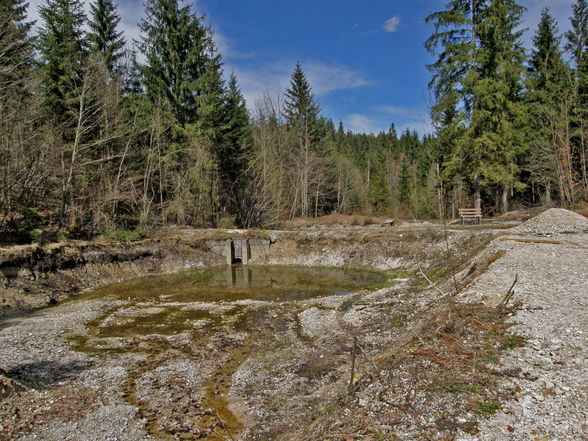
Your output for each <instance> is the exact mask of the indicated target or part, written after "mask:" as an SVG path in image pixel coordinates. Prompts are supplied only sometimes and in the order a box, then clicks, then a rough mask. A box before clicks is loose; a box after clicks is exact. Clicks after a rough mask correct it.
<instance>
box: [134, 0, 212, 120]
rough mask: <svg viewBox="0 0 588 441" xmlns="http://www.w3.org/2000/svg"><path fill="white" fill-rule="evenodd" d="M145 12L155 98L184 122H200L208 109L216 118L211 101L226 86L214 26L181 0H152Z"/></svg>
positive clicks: (147, 76)
mask: <svg viewBox="0 0 588 441" xmlns="http://www.w3.org/2000/svg"><path fill="white" fill-rule="evenodd" d="M145 12H146V18H145V19H143V20H142V21H141V23H140V24H139V27H140V29H141V31H142V32H143V35H142V36H141V41H140V43H139V50H140V52H142V53H143V55H144V56H145V59H146V62H145V65H144V66H143V69H142V74H143V82H144V86H145V89H146V91H147V95H148V96H149V97H150V99H151V100H152V101H153V102H157V101H158V100H164V102H167V103H168V104H169V105H170V107H171V109H172V113H173V117H174V118H175V120H176V122H177V124H178V126H179V127H180V128H185V127H186V125H189V124H193V123H195V122H197V121H198V120H199V118H200V116H201V114H202V113H205V115H204V116H205V117H206V118H208V120H211V119H212V118H213V116H214V115H211V111H210V107H211V106H212V107H216V103H217V102H218V101H219V100H220V92H221V91H222V79H221V73H220V68H221V65H222V63H221V57H220V55H218V54H216V53H215V51H216V48H215V45H214V42H213V40H212V31H211V30H210V29H209V28H208V27H205V26H204V24H203V17H198V16H196V15H192V14H191V13H190V9H189V7H188V6H183V7H180V4H179V1H178V0H147V2H146V3H145Z"/></svg>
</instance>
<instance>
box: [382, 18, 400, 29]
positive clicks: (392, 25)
mask: <svg viewBox="0 0 588 441" xmlns="http://www.w3.org/2000/svg"><path fill="white" fill-rule="evenodd" d="M398 26H400V17H399V16H395V17H392V18H389V19H388V20H386V21H385V22H384V25H383V26H382V28H383V29H384V30H385V31H386V32H396V31H397V30H398Z"/></svg>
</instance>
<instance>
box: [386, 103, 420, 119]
mask: <svg viewBox="0 0 588 441" xmlns="http://www.w3.org/2000/svg"><path fill="white" fill-rule="evenodd" d="M379 109H380V110H382V111H383V112H385V113H387V114H388V115H390V116H394V117H398V118H403V119H423V118H428V114H427V111H426V110H425V109H421V108H417V107H402V106H381V107H379Z"/></svg>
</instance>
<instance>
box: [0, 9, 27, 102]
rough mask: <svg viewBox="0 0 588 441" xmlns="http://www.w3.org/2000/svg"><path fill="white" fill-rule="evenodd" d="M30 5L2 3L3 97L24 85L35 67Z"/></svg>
mask: <svg viewBox="0 0 588 441" xmlns="http://www.w3.org/2000/svg"><path fill="white" fill-rule="evenodd" d="M27 8H28V3H26V2H25V1H24V0H0V96H6V94H7V89H8V88H11V87H14V86H16V85H17V84H20V83H22V81H23V80H24V78H26V76H27V75H26V72H27V71H28V70H29V69H30V67H31V65H32V64H33V50H34V47H33V39H32V38H31V37H29V31H30V29H31V26H32V25H33V23H32V22H26V21H25V20H26V11H27Z"/></svg>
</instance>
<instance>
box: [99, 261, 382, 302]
mask: <svg viewBox="0 0 588 441" xmlns="http://www.w3.org/2000/svg"><path fill="white" fill-rule="evenodd" d="M387 280H388V278H387V276H386V275H385V274H383V273H381V272H377V271H371V270H365V269H345V268H309V267H293V266H242V265H233V266H222V267H208V268H198V269H192V270H189V271H185V272H182V273H178V274H169V275H162V276H155V277H144V278H141V279H136V280H132V281H129V282H124V283H120V284H114V285H110V286H106V287H104V288H99V289H97V290H95V291H92V292H91V293H89V294H87V296H88V297H91V298H96V297H104V296H110V297H115V298H118V299H124V300H127V299H132V300H135V301H141V302H146V301H156V302H234V301H237V300H246V299H249V300H260V301H270V302H275V301H279V302H287V301H297V300H307V299H310V298H314V297H324V296H330V295H346V294H349V293H352V292H356V291H359V290H362V289H373V288H377V287H380V286H383V285H384V284H385V283H386V282H387Z"/></svg>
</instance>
